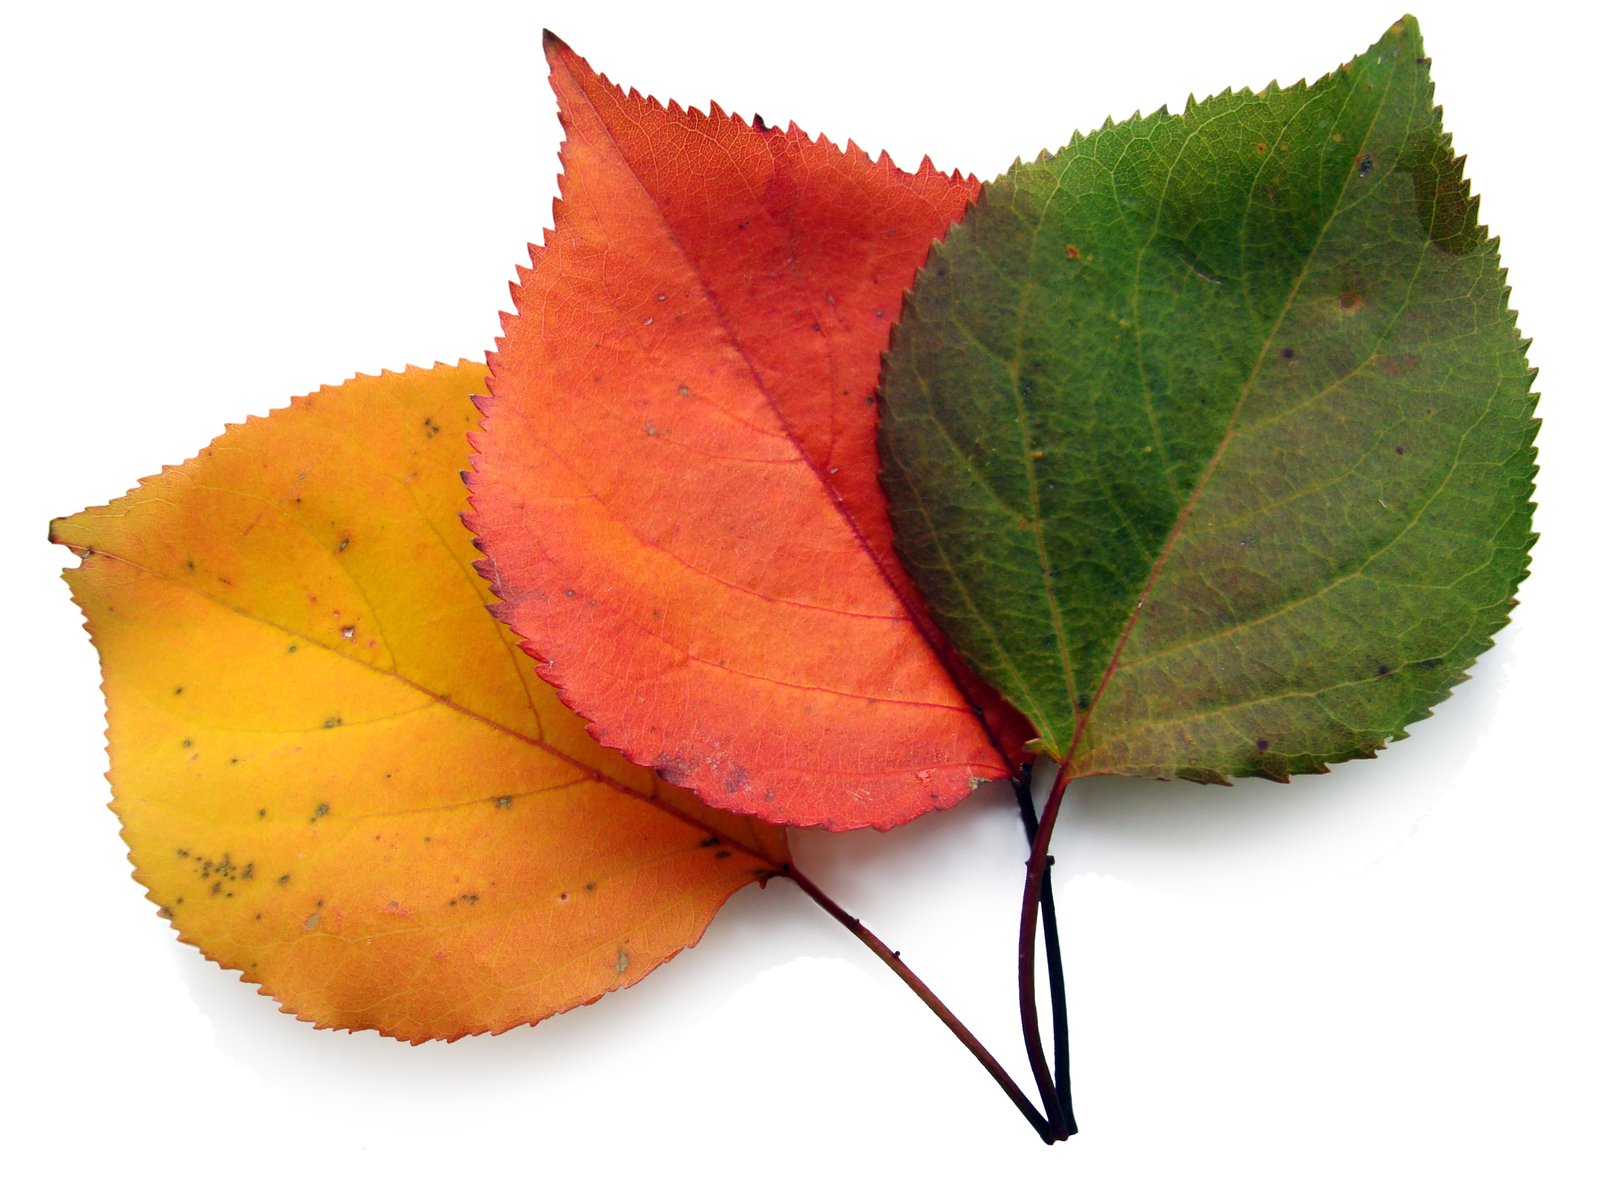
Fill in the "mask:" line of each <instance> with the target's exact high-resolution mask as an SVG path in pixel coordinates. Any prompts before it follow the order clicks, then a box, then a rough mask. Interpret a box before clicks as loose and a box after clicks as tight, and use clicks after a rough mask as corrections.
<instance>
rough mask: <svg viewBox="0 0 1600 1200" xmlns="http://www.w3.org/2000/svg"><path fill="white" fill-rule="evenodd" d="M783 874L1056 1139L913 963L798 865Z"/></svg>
mask: <svg viewBox="0 0 1600 1200" xmlns="http://www.w3.org/2000/svg"><path fill="white" fill-rule="evenodd" d="M783 874H784V875H785V876H786V877H787V878H789V879H792V880H793V881H794V882H795V884H796V885H797V886H798V887H799V888H800V890H801V891H803V892H804V893H805V894H806V895H808V896H810V897H811V899H812V900H814V901H815V902H816V904H817V906H818V907H819V908H821V909H822V911H823V912H825V913H827V914H828V915H829V916H830V917H832V918H833V919H834V920H835V921H837V922H839V924H841V925H843V926H844V927H845V928H846V929H848V930H849V931H850V932H851V933H852V934H854V935H855V936H856V938H857V940H859V941H860V942H861V944H862V945H863V946H865V947H866V948H867V949H868V950H871V951H872V952H873V953H874V954H876V955H877V956H878V957H879V958H880V959H882V960H883V962H884V964H885V965H886V966H887V967H888V968H889V969H890V970H891V971H893V972H894V973H895V974H896V975H898V976H900V979H901V981H902V982H903V983H904V984H905V985H906V986H907V987H908V988H910V989H911V990H912V991H913V992H915V993H916V995H917V999H919V1000H921V1001H922V1002H923V1003H924V1004H926V1005H927V1006H928V1008H929V1009H931V1010H932V1011H933V1015H934V1016H936V1017H938V1018H939V1019H940V1020H941V1021H943V1022H944V1023H945V1026H946V1027H947V1028H948V1029H949V1030H950V1032H951V1033H953V1034H955V1035H956V1040H957V1041H959V1042H960V1043H961V1044H962V1045H963V1046H965V1047H966V1048H967V1051H968V1052H969V1053H970V1054H971V1055H972V1057H973V1058H975V1059H977V1060H978V1061H979V1062H980V1063H982V1064H983V1069H984V1070H986V1071H988V1072H989V1074H990V1075H991V1076H992V1077H993V1079H994V1081H995V1082H996V1083H998V1084H999V1085H1000V1090H1001V1091H1003V1092H1004V1093H1005V1094H1006V1095H1007V1096H1008V1097H1009V1098H1010V1100H1011V1103H1013V1104H1015V1105H1016V1106H1017V1111H1018V1112H1020V1113H1021V1114H1022V1115H1023V1116H1024V1117H1026V1118H1027V1119H1028V1124H1030V1125H1032V1126H1033V1128H1034V1131H1035V1132H1036V1133H1038V1135H1039V1136H1040V1137H1041V1138H1042V1139H1043V1140H1044V1143H1045V1145H1047V1146H1048V1145H1050V1144H1051V1143H1052V1142H1054V1141H1055V1140H1056V1137H1055V1135H1054V1134H1053V1133H1052V1131H1051V1126H1050V1122H1048V1121H1046V1120H1045V1119H1044V1117H1043V1116H1042V1115H1041V1114H1040V1112H1039V1110H1038V1109H1037V1108H1035V1107H1034V1106H1033V1102H1032V1101H1031V1100H1029V1099H1028V1097H1027V1095H1026V1094H1024V1092H1023V1090H1022V1089H1021V1088H1020V1087H1018V1086H1017V1083H1016V1080H1014V1079H1012V1078H1011V1076H1010V1075H1008V1074H1006V1069H1005V1068H1004V1067H1002V1066H1001V1065H1000V1064H999V1062H997V1061H996V1060H995V1057H994V1055H992V1054H990V1053H989V1051H988V1048H987V1047H985V1046H984V1044H983V1043H982V1042H980V1041H979V1040H978V1039H977V1038H976V1037H974V1036H973V1034H972V1031H971V1030H970V1029H968V1028H967V1027H966V1026H965V1025H963V1024H962V1023H961V1022H960V1021H959V1020H958V1019H957V1018H956V1015H955V1014H954V1013H953V1012H951V1011H950V1010H949V1009H948V1008H947V1007H945V1003H944V1001H943V1000H941V999H939V997H938V996H936V995H934V994H933V991H932V989H930V988H929V987H928V985H927V984H925V983H923V982H922V980H921V979H920V978H918V977H917V974H916V973H915V972H914V971H912V969H911V968H910V967H908V966H906V965H905V963H903V962H901V961H900V955H899V954H898V953H896V952H895V951H893V950H891V949H889V947H888V946H887V945H886V944H885V943H884V941H883V939H882V938H880V937H878V935H877V934H875V933H873V932H872V930H870V929H868V928H867V927H866V926H865V925H863V924H862V923H861V922H860V920H859V919H858V918H856V917H853V916H851V915H850V914H849V913H847V912H845V910H844V909H842V908H840V907H839V905H838V904H836V903H835V902H834V900H833V897H831V896H829V895H828V893H826V892H824V891H823V890H822V889H821V888H820V887H818V886H817V885H816V884H815V883H813V882H812V881H811V880H810V879H809V878H807V877H806V876H805V875H804V874H802V873H801V872H800V871H799V870H798V869H797V868H795V867H794V866H792V865H791V866H788V867H786V868H785V869H784V871H783Z"/></svg>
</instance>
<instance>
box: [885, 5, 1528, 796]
mask: <svg viewBox="0 0 1600 1200" xmlns="http://www.w3.org/2000/svg"><path fill="white" fill-rule="evenodd" d="M1477 208H1478V206H1477V201H1476V199H1474V198H1473V197H1472V196H1471V194H1470V191H1469V186H1468V184H1467V183H1466V182H1465V180H1464V179H1463V177H1462V160H1461V159H1458V158H1454V157H1453V156H1452V152H1451V148H1450V139H1449V137H1448V136H1447V135H1446V134H1445V132H1444V131H1443V128H1442V125H1441V118H1440V115H1439V112H1438V111H1437V110H1436V109H1434V108H1433V106H1432V85H1431V83H1430V81H1429V77H1428V61H1427V59H1426V58H1425V57H1424V56H1423V51H1422V42H1421V38H1420V35H1419V33H1418V31H1417V26H1416V23H1415V22H1414V21H1412V20H1411V19H1409V18H1407V19H1406V20H1404V21H1402V22H1400V23H1399V24H1397V25H1395V26H1394V28H1392V29H1391V30H1389V31H1388V33H1387V34H1386V35H1385V36H1384V38H1383V39H1382V40H1381V41H1380V42H1379V43H1378V44H1377V45H1375V46H1374V47H1372V49H1371V50H1370V51H1368V52H1367V53H1366V54H1364V55H1362V56H1361V57H1359V58H1357V59H1356V60H1354V61H1353V62H1350V63H1347V64H1346V65H1345V66H1343V67H1341V68H1340V69H1339V70H1338V71H1335V72H1334V73H1333V74H1331V75H1329V76H1328V77H1326V78H1325V79H1323V80H1321V81H1320V82H1319V83H1317V84H1315V85H1313V86H1310V87H1308V86H1306V85H1305V84H1303V83H1302V84H1299V85H1296V86H1294V87H1291V88H1287V89H1280V88H1279V87H1277V86H1276V85H1274V86H1272V87H1269V88H1268V89H1267V90H1266V91H1265V92H1263V93H1261V94H1253V93H1250V92H1240V93H1232V92H1230V93H1225V94H1224V95H1222V96H1218V97H1215V98H1213V99H1210V100H1207V101H1205V102H1203V103H1195V102H1193V101H1191V102H1190V104H1189V106H1188V107H1187V109H1186V110H1185V111H1184V112H1183V113H1182V114H1178V115H1173V114H1169V113H1167V112H1166V111H1165V110H1163V111H1161V112H1158V113H1156V114H1154V115H1152V116H1149V117H1135V118H1134V119H1133V120H1131V121H1127V122H1125V123H1123V124H1121V125H1117V126H1112V125H1110V123H1109V122H1108V123H1107V125H1106V127H1104V128H1102V129H1101V130H1099V131H1098V132H1096V133H1093V134H1091V135H1089V136H1087V137H1074V139H1073V141H1072V144H1071V145H1070V146H1068V147H1067V148H1066V149H1064V150H1062V151H1061V152H1059V153H1058V154H1056V155H1054V156H1043V157H1041V158H1040V159H1039V160H1038V161H1037V162H1035V163H1032V164H1028V165H1022V164H1019V165H1017V166H1016V167H1014V168H1013V169H1012V171H1011V172H1010V173H1009V174H1008V175H1006V176H1004V177H1002V178H1001V179H999V180H997V181H995V182H994V183H993V184H991V185H989V186H988V187H987V188H986V189H985V192H984V194H983V197H982V198H981V199H980V201H979V203H978V205H977V206H976V207H975V210H974V212H973V213H972V215H971V216H970V217H969V218H968V220H967V221H966V222H965V224H964V225H962V226H960V227H959V228H958V229H956V230H954V231H952V234H951V236H950V238H949V240H948V241H947V242H946V243H945V245H944V246H943V247H942V248H941V249H940V250H938V251H937V252H936V254H935V255H934V257H933V259H932V260H931V261H930V263H929V265H928V268H927V270H926V271H924V272H923V274H922V275H921V277H920V278H919V281H918V284H917V287H916V290H915V291H914V293H913V297H912V301H911V302H910V303H909V304H908V307H907V312H906V316H905V322H904V324H903V326H902V327H901V329H900V331H899V333H898V334H897V337H896V340H895V345H894V348H893V350H892V353H891V356H890V360H889V363H888V366H887V369H886V380H885V392H886V397H887V400H886V410H887V411H886V414H885V418H884V428H883V435H882V436H883V439H884V443H885V446H886V448H887V449H886V452H885V457H886V471H885V484H886V486H887V488H888V492H889V495H890V501H891V505H892V510H893V513H894V518H895V522H896V528H897V530H898V534H899V543H898V544H899V547H900V549H901V551H902V553H903V554H904V555H905V557H906V559H907V561H908V564H909V566H910V569H911V573H912V575H913V576H914V577H915V578H916V580H917V582H918V583H919V584H920V585H921V586H922V587H923V589H924V590H925V592H926V594H927V597H928V600H929V603H930V606H931V608H932V610H933V611H934V613H935V614H936V615H937V617H938V619H939V620H940V621H941V622H942V623H944V625H945V627H946V629H947V630H949V632H950V634H951V636H952V638H953V640H954V641H955V643H956V645H957V646H959V647H960V649H961V651H962V652H963V653H964V654H965V655H967V656H968V657H969V658H970V660H971V661H972V662H973V664H974V665H975V666H976V667H977V668H978V670H979V671H980V672H981V673H982V674H983V675H984V676H985V677H986V678H988V679H989V680H990V681H991V682H993V683H995V684H996V685H997V686H998V687H999V688H1000V690H1001V691H1002V692H1003V693H1004V694H1005V695H1006V696H1007V697H1008V698H1009V699H1010V700H1011V701H1012V702H1013V703H1014V704H1016V705H1017V707H1018V708H1020V709H1021V710H1022V711H1023V712H1024V713H1026V714H1027V716H1028V717H1029V718H1031V719H1032V721H1033V722H1034V725H1035V727H1036V728H1037V730H1038V733H1039V744H1040V746H1042V748H1043V749H1044V750H1045V751H1046V752H1048V753H1049V754H1051V755H1052V756H1055V757H1057V758H1062V759H1065V760H1066V761H1067V766H1068V769H1069V770H1070V771H1071V772H1072V773H1073V774H1076V775H1091V774H1135V775H1157V776H1167V775H1178V776H1183V777H1186V778H1190V779H1198V780H1205V781H1221V780H1225V779H1227V778H1229V777H1230V776H1235V775H1262V776H1267V777H1270V778H1283V777H1285V776H1287V775H1289V774H1291V773H1295V772H1302V771H1320V770H1324V769H1325V768H1326V764H1328V763H1331V762H1337V761H1340V760H1343V759H1348V758H1351V757H1356V756H1370V755H1372V754H1373V753H1375V752H1376V751H1377V750H1378V749H1379V748H1380V747H1381V746H1382V745H1383V744H1384V743H1385V742H1386V741H1387V740H1389V739H1391V738H1398V737H1400V736H1403V734H1402V730H1403V729H1404V727H1405V726H1406V725H1407V724H1408V723H1410V722H1412V721H1415V720H1417V719H1418V718H1420V717H1422V716H1425V715H1426V714H1427V712H1428V711H1429V710H1430V708H1431V706H1432V705H1434V704H1436V703H1438V702H1439V701H1440V700H1441V699H1442V698H1443V697H1444V696H1446V695H1447V694H1448V692H1449V690H1450V689H1451V687H1453V686H1454V685H1455V684H1456V683H1457V682H1458V681H1460V680H1461V679H1462V678H1464V673H1465V670H1466V668H1467V667H1468V665H1469V664H1470V663H1471V662H1472V661H1473V659H1474V658H1475V657H1476V656H1477V655H1479V654H1480V653H1482V652H1483V650H1484V649H1485V648H1487V647H1488V645H1489V644H1490V640H1491V636H1492V635H1493V633H1494V631H1495V630H1497V629H1498V628H1499V627H1500V626H1501V625H1503V624H1504V623H1505V621H1506V619H1507V614H1508V611H1509V609H1510V606H1511V604H1512V596H1513V593H1514V592H1515V589H1516V585H1517V583H1518V582H1519V581H1520V580H1521V578H1522V577H1523V575H1524V574H1525V571H1526V565H1527V562H1528V549H1529V547H1530V546H1531V544H1532V541H1533V537H1532V535H1531V533H1530V530H1529V525H1530V515H1531V511H1532V506H1531V504H1530V502H1529V497H1530V495H1531V492H1532V479H1533V474H1534V462H1533V449H1532V439H1533V433H1534V428H1535V421H1534V420H1533V418H1532V410H1533V400H1532V398H1531V396H1530V395H1529V386H1530V383H1531V381H1532V373H1531V372H1530V371H1529V370H1528V367H1527V363H1526V358H1525V350H1526V343H1525V342H1524V341H1523V340H1522V339H1521V337H1520V336H1519V334H1518V332H1517V330H1516V328H1515V323H1514V314H1512V313H1510V312H1509V311H1508V310H1507V292H1506V289H1505V284H1504V281H1503V273H1502V271H1501V269H1500V267H1499V263H1498V258H1497V252H1496V243H1495V242H1494V241H1491V240H1488V239H1487V238H1486V235H1485V233H1484V231H1483V229H1482V228H1481V227H1480V226H1479V225H1478V224H1477Z"/></svg>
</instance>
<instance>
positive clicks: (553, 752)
mask: <svg viewBox="0 0 1600 1200" xmlns="http://www.w3.org/2000/svg"><path fill="white" fill-rule="evenodd" d="M67 544H68V545H71V543H67ZM91 552H92V554H93V556H94V557H97V558H105V559H108V560H110V561H111V562H116V563H121V564H123V565H124V566H127V567H130V568H132V569H133V570H136V571H140V572H142V573H144V574H146V575H148V576H150V577H151V578H153V579H158V580H160V581H161V582H163V583H166V584H167V585H169V586H171V587H174V588H177V589H179V590H180V591H187V592H192V593H193V594H195V595H197V596H200V597H201V598H203V599H205V600H208V601H210V602H211V603H212V604H215V605H216V606H217V607H219V608H222V609H224V610H226V611H228V612H231V613H233V614H234V615H235V616H238V617H242V618H244V619H245V620H247V621H253V622H256V623H257V624H260V625H264V626H266V627H267V628H269V629H274V630H277V631H278V632H279V633H281V634H283V635H285V636H286V637H294V638H301V639H303V640H304V641H306V642H307V643H309V644H310V645H313V646H316V647H317V648H318V649H319V650H324V651H326V652H327V653H329V654H332V655H334V656H335V657H337V658H338V659H339V660H340V661H341V662H346V663H351V664H353V665H355V666H358V667H362V668H364V669H366V670H368V671H371V672H372V673H373V674H375V675H379V676H381V677H383V678H385V679H392V680H394V681H396V682H398V683H401V684H404V685H405V686H406V687H409V688H411V689H413V690H414V691H416V692H418V693H420V694H421V695H423V696H426V697H427V698H428V699H429V700H430V701H432V702H433V703H435V704H438V705H440V706H441V707H444V708H447V709H449V710H450V711H452V712H455V713H458V714H460V715H461V716H463V717H467V718H469V719H471V720H475V721H478V722H480V723H481V724H483V725H485V726H487V727H488V728H490V729H493V730H494V731H495V732H497V733H500V734H503V735H504V736H506V737H509V738H512V739H514V740H516V741H519V742H522V743H524V744H525V745H528V746H531V747H533V748H534V749H536V750H539V751H541V752H543V753H545V754H548V755H550V756H551V757H552V758H555V759H558V760H560V761H561V762H563V763H565V764H566V765H568V766H570V767H573V768H576V769H577V770H579V771H581V772H583V773H585V774H586V775H591V776H598V777H600V778H603V779H604V780H605V782H606V783H607V785H608V786H610V787H612V788H613V789H615V790H616V791H617V792H619V793H621V794H623V795H626V796H630V797H632V798H633V799H635V800H638V801H640V802H642V803H645V804H649V805H650V806H651V807H653V808H656V809H658V810H660V811H661V812H664V813H666V814H668V815H669V816H671V817H674V818H675V819H677V820H678V821H681V822H682V823H683V824H685V825H689V826H691V827H693V828H695V829H698V830H700V831H702V832H704V833H708V834H711V835H713V836H715V837H718V838H720V839H721V840H722V841H723V842H724V843H726V844H727V845H730V846H732V847H734V848H735V849H737V850H739V851H740V852H742V853H744V854H746V855H748V856H749V857H751V858H753V859H755V860H756V861H758V862H763V863H766V864H767V865H768V866H769V867H771V868H772V869H773V870H774V871H777V872H780V873H781V872H782V871H783V870H784V869H785V868H786V867H787V865H788V864H787V863H785V862H780V861H778V860H776V859H774V858H772V857H771V856H770V855H768V854H766V853H765V852H764V851H761V850H757V849H755V848H753V847H751V846H749V845H746V844H745V843H744V842H743V841H741V840H740V839H738V838H735V837H733V836H731V835H729V834H728V833H727V832H726V831H725V830H722V829H719V828H717V827H716V826H714V825H711V824H709V823H708V822H703V821H697V820H695V819H694V818H693V817H691V816H689V815H687V814H686V813H684V812H682V811H680V810H678V809H676V808H674V807H673V806H672V805H670V804H668V803H666V802H665V801H664V800H663V799H662V798H660V797H659V796H654V795H650V794H648V793H645V792H641V791H640V790H639V789H637V788H635V787H633V786H632V785H630V784H627V783H624V782H623V781H622V780H620V779H617V778H615V777H613V776H612V775H610V774H608V773H606V772H605V771H603V770H602V769H601V768H599V767H595V766H591V765H589V764H588V763H585V762H583V761H581V760H580V759H576V758H574V757H572V756H571V755H570V754H567V753H566V752H565V751H563V750H560V749H559V748H557V747H556V746H553V745H552V744H550V743H549V742H547V741H544V740H542V739H541V738H539V737H534V736H530V735H529V734H526V733H524V732H522V731H521V730H518V729H513V728H512V727H511V726H509V725H506V724H504V723H502V722H500V721H497V720H496V719H495V718H493V717H490V716H486V715H485V714H483V713H480V712H478V711H476V710H475V709H471V708H468V707H467V706H466V705H464V704H461V703H459V702H458V701H456V700H454V699H452V698H451V697H449V696H447V695H445V694H443V693H441V692H436V691H434V690H433V689H432V688H430V687H428V686H426V685H425V684H422V683H419V682H418V681H417V680H415V679H412V678H410V677H409V676H407V675H403V674H401V673H400V672H399V671H397V670H385V669H384V668H382V667H379V666H377V665H376V664H373V663H369V662H366V661H365V660H363V659H360V658H356V657H354V656H352V655H349V654H345V653H344V652H343V651H342V650H341V649H340V648H339V647H337V646H330V645H327V644H325V643H324V642H322V641H321V640H320V639H318V638H316V637H313V636H312V635H310V634H307V633H305V632H304V631H303V630H298V629H294V628H291V627H290V626H287V625H283V624H280V623H279V622H277V621H274V620H272V619H270V618H268V617H264V616H262V615H261V614H260V613H253V612H251V611H249V610H248V609H246V608H243V607H241V606H239V605H237V604H231V603H229V602H228V601H227V600H225V599H223V598H222V597H221V596H217V595H215V594H213V593H211V592H208V591H206V590H205V589H204V588H201V587H200V586H198V585H197V584H195V583H192V582H190V581H188V580H186V579H181V578H177V577H174V576H172V575H168V574H166V573H165V572H162V571H159V570H156V569H155V568H153V567H150V566H147V565H145V564H144V563H141V562H138V561H135V560H134V559H131V558H124V557H122V556H121V555H119V554H115V553H112V552H110V551H107V550H92V551H91ZM79 569H80V570H81V569H83V568H81V567H80V568H79ZM479 607H482V608H483V611H484V613H485V614H488V612H489V610H488V608H487V607H484V606H479ZM490 619H491V620H493V619H494V618H493V617H492V616H491V618H490ZM496 625H497V626H498V621H497V622H496ZM530 661H532V660H531V659H530ZM597 744H598V743H597ZM734 815H740V814H734ZM745 816H746V819H749V817H748V815H747V814H745Z"/></svg>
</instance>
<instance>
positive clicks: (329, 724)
mask: <svg viewBox="0 0 1600 1200" xmlns="http://www.w3.org/2000/svg"><path fill="white" fill-rule="evenodd" d="M343 724H344V722H343V721H342V720H340V719H339V718H338V717H329V718H328V719H327V720H326V721H324V722H323V723H322V727H323V728H324V729H337V728H339V726H341V725H343Z"/></svg>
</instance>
